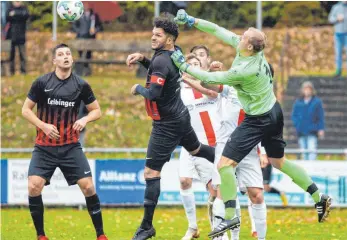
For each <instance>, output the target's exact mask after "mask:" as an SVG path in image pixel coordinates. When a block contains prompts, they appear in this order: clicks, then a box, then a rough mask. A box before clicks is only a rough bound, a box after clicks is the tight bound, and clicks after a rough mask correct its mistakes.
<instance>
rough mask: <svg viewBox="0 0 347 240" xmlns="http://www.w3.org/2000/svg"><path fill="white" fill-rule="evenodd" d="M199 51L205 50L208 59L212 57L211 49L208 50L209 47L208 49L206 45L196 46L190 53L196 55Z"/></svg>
mask: <svg viewBox="0 0 347 240" xmlns="http://www.w3.org/2000/svg"><path fill="white" fill-rule="evenodd" d="M199 49H204V50H205V52H206V54H207V56H208V57H209V56H210V49H208V47H206V46H205V45H196V46H194V47H192V48H191V49H190V52H191V53H194V52H195V51H196V50H199Z"/></svg>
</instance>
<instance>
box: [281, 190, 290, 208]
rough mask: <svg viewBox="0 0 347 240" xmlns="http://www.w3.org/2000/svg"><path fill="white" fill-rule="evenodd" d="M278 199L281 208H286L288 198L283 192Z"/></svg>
mask: <svg viewBox="0 0 347 240" xmlns="http://www.w3.org/2000/svg"><path fill="white" fill-rule="evenodd" d="M280 197H281V200H282V204H283V207H288V198H287V196H286V194H285V193H284V192H281V193H280Z"/></svg>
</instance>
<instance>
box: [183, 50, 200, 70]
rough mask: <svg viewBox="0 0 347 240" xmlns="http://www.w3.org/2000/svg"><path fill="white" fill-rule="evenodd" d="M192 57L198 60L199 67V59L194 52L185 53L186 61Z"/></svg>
mask: <svg viewBox="0 0 347 240" xmlns="http://www.w3.org/2000/svg"><path fill="white" fill-rule="evenodd" d="M192 59H196V60H198V62H199V63H200V67H201V61H200V59H199V58H198V57H197V56H196V55H195V54H194V53H189V54H187V55H186V62H188V61H189V60H192Z"/></svg>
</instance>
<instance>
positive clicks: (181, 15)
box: [174, 9, 195, 27]
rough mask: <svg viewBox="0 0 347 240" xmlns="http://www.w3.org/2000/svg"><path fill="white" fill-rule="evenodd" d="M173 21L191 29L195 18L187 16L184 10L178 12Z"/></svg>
mask: <svg viewBox="0 0 347 240" xmlns="http://www.w3.org/2000/svg"><path fill="white" fill-rule="evenodd" d="M174 20H175V22H176V23H177V24H182V25H183V24H187V25H188V26H189V27H192V26H193V25H194V23H195V18H194V17H192V16H189V15H188V14H187V13H186V11H185V10H184V9H180V10H178V12H177V15H176V17H175V19H174Z"/></svg>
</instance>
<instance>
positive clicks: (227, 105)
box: [191, 45, 266, 240]
mask: <svg viewBox="0 0 347 240" xmlns="http://www.w3.org/2000/svg"><path fill="white" fill-rule="evenodd" d="M191 52H193V53H196V54H197V58H198V59H199V60H200V62H201V63H205V64H202V66H204V65H205V66H207V67H206V68H205V69H210V71H211V70H212V71H220V70H221V69H222V66H221V63H219V62H212V63H211V64H210V65H208V64H206V62H209V61H210V54H209V49H208V48H207V47H206V46H203V45H199V46H195V47H193V48H192V50H191ZM217 63H219V64H217ZM194 82H195V84H194V85H192V84H191V86H192V87H193V88H196V85H199V84H197V82H199V81H194ZM204 86H205V87H206V88H207V89H209V88H210V89H212V90H214V91H216V92H220V91H221V90H223V92H224V93H223V94H222V98H221V99H220V100H221V101H222V104H221V105H220V106H219V110H218V112H219V113H220V115H221V116H219V119H220V120H221V130H219V131H217V132H218V134H217V144H216V150H215V162H214V163H215V165H216V167H217V164H218V162H219V160H220V157H221V155H222V151H223V148H224V146H225V144H226V142H227V140H228V138H229V136H230V135H231V133H232V132H233V131H234V130H235V129H236V127H237V126H238V125H239V124H240V123H241V122H242V121H243V119H244V117H245V114H244V111H243V110H242V107H241V104H240V102H239V100H238V98H237V94H236V91H235V90H234V88H232V87H229V86H222V85H219V86H217V85H206V84H205V85H204ZM200 88H202V86H201V85H200ZM196 89H197V90H198V91H200V90H199V88H196ZM203 89H205V88H203ZM207 89H205V91H206V90H207ZM218 100H219V99H218ZM218 112H216V114H215V115H217V114H218ZM216 172H217V171H215V172H213V177H212V185H213V186H214V187H215V188H216V189H217V192H216V193H212V194H211V196H210V199H209V200H210V201H211V202H212V204H213V205H212V204H209V205H212V206H213V207H212V214H211V215H212V216H213V217H212V219H213V220H212V224H213V228H214V227H217V226H218V224H219V223H220V222H221V220H222V219H223V218H224V215H225V207H224V203H223V200H222V199H221V196H220V191H219V185H220V177H219V174H218V172H217V174H215V173H216ZM236 176H237V178H238V186H239V188H240V190H241V192H242V193H246V192H247V193H248V197H249V198H250V202H251V204H250V207H251V208H252V209H254V211H253V212H252V214H251V216H252V218H254V219H255V226H256V228H257V229H258V231H259V237H260V238H259V239H264V238H265V236H266V205H265V202H264V196H263V185H262V174H261V169H260V163H259V156H258V155H257V149H256V148H254V149H253V150H252V151H251V152H250V153H249V154H248V155H247V156H246V157H245V159H244V160H243V161H242V162H241V163H240V164H239V165H238V167H237V168H236ZM215 196H217V198H216V199H214V198H213V197H215ZM209 215H210V211H209ZM236 215H237V216H238V217H241V210H240V205H239V203H238V201H236ZM239 232H240V228H235V229H232V231H231V235H232V239H233V240H237V239H239ZM224 239H228V236H227V234H224V235H223V240H224Z"/></svg>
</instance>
